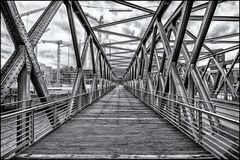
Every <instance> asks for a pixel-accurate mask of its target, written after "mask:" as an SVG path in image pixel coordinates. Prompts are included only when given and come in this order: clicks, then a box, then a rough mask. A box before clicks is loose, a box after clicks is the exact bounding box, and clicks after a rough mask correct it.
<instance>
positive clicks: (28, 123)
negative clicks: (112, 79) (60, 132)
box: [1, 86, 115, 159]
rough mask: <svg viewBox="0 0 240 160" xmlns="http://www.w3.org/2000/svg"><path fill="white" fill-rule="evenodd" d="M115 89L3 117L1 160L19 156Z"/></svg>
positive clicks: (107, 88)
mask: <svg viewBox="0 0 240 160" xmlns="http://www.w3.org/2000/svg"><path fill="white" fill-rule="evenodd" d="M114 88H115V86H110V87H106V88H101V89H98V90H95V91H90V92H87V93H83V94H79V95H77V96H74V97H67V98H62V99H58V100H56V101H51V102H48V103H44V104H41V105H38V106H31V108H26V109H22V110H21V111H16V112H13V113H8V114H4V115H1V158H4V159H8V158H11V157H13V156H15V155H16V154H17V153H19V152H20V151H22V150H23V149H25V148H27V147H29V146H30V145H31V144H33V143H35V142H36V141H37V140H39V139H40V138H42V137H43V136H45V135H46V134H48V133H49V132H51V131H53V130H54V129H56V128H57V127H58V126H60V125H61V124H63V123H64V122H66V121H67V120H69V119H70V118H71V117H72V116H74V115H76V114H77V113H78V112H79V111H81V110H82V109H83V108H84V107H86V106H88V105H90V104H92V103H93V102H94V101H96V100H98V99H99V98H100V97H102V96H103V95H105V94H106V93H108V92H110V91H111V90H113V89H114ZM72 101H73V102H74V103H73V106H72V108H71V109H70V107H69V106H70V105H69V104H70V102H72ZM19 103H22V102H19ZM21 105H22V104H21Z"/></svg>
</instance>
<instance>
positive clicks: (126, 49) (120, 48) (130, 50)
mask: <svg viewBox="0 0 240 160" xmlns="http://www.w3.org/2000/svg"><path fill="white" fill-rule="evenodd" d="M102 47H103V48H113V49H119V50H124V51H128V52H134V51H135V50H133V49H128V48H122V47H115V46H102Z"/></svg>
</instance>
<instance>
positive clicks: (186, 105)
mask: <svg viewBox="0 0 240 160" xmlns="http://www.w3.org/2000/svg"><path fill="white" fill-rule="evenodd" d="M129 88H132V89H135V90H139V91H143V92H145V93H148V94H151V95H154V96H157V97H160V98H163V99H166V100H168V101H171V102H175V103H178V104H180V105H184V106H185V107H188V108H191V109H194V110H197V111H200V112H203V113H205V114H208V115H212V116H215V117H217V118H222V119H224V120H227V121H230V122H233V123H236V124H239V121H238V120H234V119H231V118H228V117H225V116H222V115H218V114H216V113H212V112H209V111H206V110H203V109H200V108H196V107H193V106H191V105H189V104H185V103H182V102H179V101H175V100H172V99H169V98H166V97H163V96H160V95H156V94H153V93H151V92H148V91H145V90H141V89H137V88H133V87H129Z"/></svg>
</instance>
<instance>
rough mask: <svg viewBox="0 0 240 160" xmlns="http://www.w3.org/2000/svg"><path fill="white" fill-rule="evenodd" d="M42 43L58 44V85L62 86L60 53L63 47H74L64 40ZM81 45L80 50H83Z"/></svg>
mask: <svg viewBox="0 0 240 160" xmlns="http://www.w3.org/2000/svg"><path fill="white" fill-rule="evenodd" d="M40 42H41V43H51V44H57V85H58V86H60V52H61V49H60V48H61V47H69V46H72V45H73V44H72V43H70V42H65V41H63V40H41V41H40ZM81 44H83V43H79V46H80V48H79V49H80V50H81Z"/></svg>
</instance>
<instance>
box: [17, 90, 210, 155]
mask: <svg viewBox="0 0 240 160" xmlns="http://www.w3.org/2000/svg"><path fill="white" fill-rule="evenodd" d="M15 158H18V159H25V158H26V159H38V158H39V159H46V158H47V159H50V158H56V159H61V158H63V159H66V158H70V159H81V158H82V159H88V158H90V159H94V158H97V159H99V158H101V159H105V158H106V159H107V158H109V159H113V158H116V159H117V158H120V159H132V158H144V159H147V158H149V159H157V158H160V159H161V158H162V159H171V158H176V159H179V158H183V159H188V158H189V159H193V158H195V159H211V158H212V159H213V158H214V157H213V156H212V155H211V154H210V153H209V152H207V151H206V150H204V149H203V148H202V147H200V146H199V145H198V144H196V143H195V142H193V141H192V140H191V139H190V138H188V137H187V136H186V135H184V134H183V133H181V132H180V131H179V130H178V129H176V128H175V127H174V126H172V125H171V124H170V123H169V122H167V121H166V120H165V119H163V118H162V117H160V116H159V115H158V114H156V113H155V112H154V111H152V110H151V109H150V108H148V107H147V106H145V105H144V104H143V103H142V102H140V101H139V100H138V99H136V98H135V97H133V96H132V95H131V94H130V93H129V92H128V91H126V90H125V89H124V88H122V87H117V88H115V89H114V90H113V91H111V92H110V93H109V94H107V95H105V96H104V97H103V98H101V99H100V100H98V101H97V102H95V103H94V104H92V105H91V106H88V107H87V108H86V109H84V110H83V111H82V112H80V113H79V114H77V115H76V116H75V117H73V118H72V119H71V120H70V121H68V122H66V123H65V124H63V125H62V126H60V127H59V128H58V129H56V130H55V131H53V132H52V133H50V134H49V135H47V136H45V137H44V138H42V139H41V140H39V141H38V142H37V143H36V144H34V145H33V146H31V147H29V148H28V149H26V150H24V151H23V152H21V153H20V154H19V155H18V156H17V157H15Z"/></svg>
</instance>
